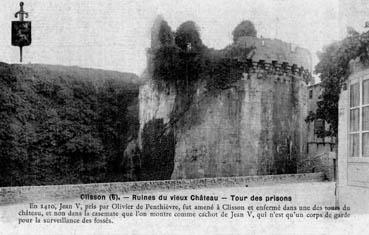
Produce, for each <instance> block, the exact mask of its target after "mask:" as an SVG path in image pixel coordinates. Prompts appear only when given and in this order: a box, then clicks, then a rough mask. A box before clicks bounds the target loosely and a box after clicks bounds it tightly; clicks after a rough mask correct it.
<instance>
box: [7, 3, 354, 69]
mask: <svg viewBox="0 0 369 235" xmlns="http://www.w3.org/2000/svg"><path fill="white" fill-rule="evenodd" d="M355 1H361V0H355ZM0 3H1V4H0V5H1V7H0V52H1V53H0V61H2V62H6V63H19V49H18V47H13V46H11V34H10V32H11V31H10V22H11V21H12V20H17V19H15V18H14V13H15V12H16V11H18V10H19V1H15V0H0ZM339 8H340V3H339V0H196V1H195V0H145V1H144V0H142V1H139V0H58V1H48V0H24V10H25V11H27V12H29V18H28V19H27V20H30V21H32V44H31V46H29V47H25V48H24V49H23V51H24V52H23V58H24V61H23V63H45V64H61V65H77V66H81V67H91V68H102V69H109V70H117V71H122V72H133V73H136V74H138V75H140V74H141V73H142V72H143V70H144V69H145V66H146V49H147V48H148V47H149V46H150V30H151V27H152V24H153V21H154V19H155V18H156V16H157V15H159V14H160V15H162V16H163V17H164V19H165V20H167V21H168V23H169V25H170V26H171V27H172V29H173V30H175V29H176V28H177V27H178V26H179V25H180V24H181V23H183V22H184V21H187V20H193V21H195V22H196V23H197V25H198V26H199V28H200V34H201V38H202V40H203V42H204V43H205V44H206V45H207V46H208V47H212V48H216V49H221V48H224V47H225V46H226V45H228V44H230V43H231V42H232V31H233V29H234V28H235V27H236V25H237V24H238V23H240V22H241V21H242V20H251V21H253V22H254V24H255V26H256V29H257V31H258V35H259V36H260V35H261V36H263V37H264V38H278V39H281V40H283V41H286V42H291V43H295V44H297V45H299V46H301V47H304V48H306V49H308V50H310V52H311V53H312V56H313V64H316V63H317V62H318V59H317V57H316V52H317V51H320V50H322V48H323V46H324V45H327V44H329V43H331V42H333V41H334V40H337V39H338V38H339V37H340V35H342V33H341V32H340V30H342V27H340V26H339V24H340V23H342V22H340V21H339V14H340V11H339Z"/></svg>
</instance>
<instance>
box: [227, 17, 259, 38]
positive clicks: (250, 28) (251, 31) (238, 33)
mask: <svg viewBox="0 0 369 235" xmlns="http://www.w3.org/2000/svg"><path fill="white" fill-rule="evenodd" d="M256 34H257V32H256V29H255V26H254V23H252V22H251V21H249V20H244V21H242V22H241V23H239V24H238V25H237V26H236V28H235V29H234V30H233V32H232V35H233V41H234V42H237V40H238V39H239V38H240V37H245V36H251V37H256Z"/></svg>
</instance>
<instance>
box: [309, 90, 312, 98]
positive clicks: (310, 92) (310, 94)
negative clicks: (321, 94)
mask: <svg viewBox="0 0 369 235" xmlns="http://www.w3.org/2000/svg"><path fill="white" fill-rule="evenodd" d="M312 98H313V90H309V99H312Z"/></svg>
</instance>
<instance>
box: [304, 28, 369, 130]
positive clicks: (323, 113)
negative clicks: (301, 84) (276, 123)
mask: <svg viewBox="0 0 369 235" xmlns="http://www.w3.org/2000/svg"><path fill="white" fill-rule="evenodd" d="M368 52H369V33H368V32H365V33H361V34H360V33H358V32H356V31H355V30H353V29H348V36H347V37H346V38H344V39H343V40H341V41H338V42H334V43H332V44H330V45H328V46H326V47H325V48H324V49H323V52H321V53H318V57H319V60H320V61H319V63H318V64H317V65H316V66H315V73H317V74H319V77H320V79H321V85H322V88H323V92H322V95H321V97H320V101H319V102H318V104H317V105H318V108H317V110H316V112H311V113H310V114H309V115H308V117H307V118H306V121H314V120H315V119H323V120H325V121H326V122H327V123H329V124H330V127H331V130H330V131H329V132H325V133H321V134H320V137H324V136H327V135H330V136H337V133H338V100H339V95H340V91H341V88H342V86H343V84H344V83H345V81H346V80H347V77H348V76H349V75H350V68H349V63H350V61H351V60H353V59H356V58H358V59H360V61H361V62H363V63H364V64H365V63H367V61H368V58H369V53H368Z"/></svg>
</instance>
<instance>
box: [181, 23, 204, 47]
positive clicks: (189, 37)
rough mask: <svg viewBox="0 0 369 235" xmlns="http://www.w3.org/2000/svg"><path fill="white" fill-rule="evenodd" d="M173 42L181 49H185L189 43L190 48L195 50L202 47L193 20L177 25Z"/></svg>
mask: <svg viewBox="0 0 369 235" xmlns="http://www.w3.org/2000/svg"><path fill="white" fill-rule="evenodd" d="M175 43H176V45H177V46H178V47H179V48H181V49H182V50H186V49H187V46H188V44H189V43H190V44H191V48H192V49H193V50H194V51H196V52H197V51H200V50H201V49H202V48H203V44H202V41H201V38H200V33H199V29H198V27H197V25H196V24H195V22H193V21H186V22H184V23H182V24H181V25H180V26H179V27H178V29H177V31H176V37H175Z"/></svg>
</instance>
